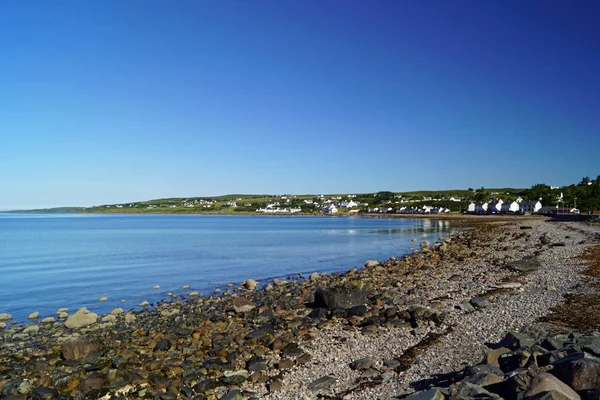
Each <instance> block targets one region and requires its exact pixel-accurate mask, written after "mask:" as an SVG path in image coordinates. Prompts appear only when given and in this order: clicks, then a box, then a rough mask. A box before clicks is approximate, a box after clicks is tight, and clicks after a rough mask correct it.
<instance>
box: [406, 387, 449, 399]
mask: <svg viewBox="0 0 600 400" xmlns="http://www.w3.org/2000/svg"><path fill="white" fill-rule="evenodd" d="M404 400H444V394H443V393H442V391H441V390H440V389H438V388H432V389H429V390H425V391H423V392H417V393H413V394H411V395H410V396H408V397H406V398H405V399H404Z"/></svg>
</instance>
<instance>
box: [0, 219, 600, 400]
mask: <svg viewBox="0 0 600 400" xmlns="http://www.w3.org/2000/svg"><path fill="white" fill-rule="evenodd" d="M494 221H495V222H490V221H486V222H485V223H482V224H479V223H477V224H474V225H475V227H474V229H473V230H470V231H463V232H460V233H458V234H457V235H456V236H455V237H453V238H450V239H447V240H446V241H444V242H443V243H439V244H436V245H432V246H430V248H429V249H427V248H425V251H421V252H418V253H416V254H412V255H407V256H405V257H402V258H400V259H390V260H388V261H386V262H382V263H379V262H377V263H368V265H367V266H366V267H365V268H362V269H360V270H351V271H348V272H346V273H340V274H334V275H326V276H322V275H314V274H313V275H311V277H310V278H308V279H295V280H293V281H283V280H274V281H273V282H272V283H269V284H267V286H266V287H265V289H261V290H248V289H246V288H244V287H243V286H240V287H237V288H235V290H234V293H233V294H231V295H223V296H219V297H198V298H192V299H185V300H184V301H182V299H179V298H177V299H173V300H172V301H164V302H161V303H160V304H158V305H157V307H156V309H148V310H146V311H141V312H135V311H133V312H132V311H129V312H123V313H116V314H109V316H112V317H110V318H108V319H107V320H106V321H104V322H99V320H100V319H101V318H100V317H98V318H96V319H95V320H94V321H93V322H92V323H91V324H90V325H87V326H84V327H81V328H77V329H73V330H71V329H67V328H65V327H64V325H62V324H61V323H55V324H48V325H46V326H42V327H40V328H38V330H35V329H34V330H31V331H29V332H24V331H25V330H26V329H27V328H26V327H25V328H22V327H19V328H13V329H12V330H8V331H4V332H2V334H1V335H0V343H2V344H3V346H2V349H1V350H0V359H2V360H4V361H3V363H2V364H0V393H3V394H6V393H5V392H9V391H11V390H13V389H15V390H13V391H15V392H16V391H17V390H16V389H17V387H18V386H19V385H22V384H23V382H24V379H25V378H27V381H28V382H30V383H31V388H30V392H31V391H33V390H34V389H39V388H46V389H48V390H56V391H57V393H58V392H60V393H62V394H65V395H67V396H75V395H77V394H78V393H82V395H80V396H83V397H82V398H106V399H110V398H111V395H112V394H115V393H117V392H122V393H124V394H125V393H127V396H133V397H134V398H187V397H181V396H182V394H181V393H183V392H184V391H185V392H186V393H188V394H192V395H201V394H202V395H206V396H207V398H215V399H219V398H225V396H228V395H229V394H228V393H230V394H231V393H234V392H236V391H238V392H237V394H239V396H240V397H230V398H250V397H252V396H258V397H259V398H272V399H279V398H280V399H285V398H316V396H317V395H318V394H319V393H320V394H322V395H324V396H336V393H337V394H338V395H339V394H340V393H346V394H347V395H348V396H352V397H347V398H355V399H359V398H365V399H367V398H377V397H378V396H383V395H398V394H401V392H404V391H406V390H408V389H409V387H410V386H409V384H410V382H412V381H414V380H416V379H418V378H422V377H423V374H431V373H433V372H436V371H435V368H434V367H437V368H438V370H439V368H440V366H441V367H442V369H441V371H449V370H452V368H455V367H456V366H457V365H461V363H462V362H463V359H464V360H470V361H471V362H472V361H473V360H474V359H475V358H477V356H478V354H479V352H480V351H481V347H480V346H483V343H482V340H483V341H485V340H486V339H487V337H486V338H484V337H480V336H477V335H476V336H475V337H472V336H470V334H469V332H470V331H467V332H466V333H465V332H464V331H461V329H464V327H471V330H472V327H473V326H477V323H478V321H480V320H482V315H487V314H485V313H490V314H493V312H492V311H493V310H495V311H494V312H497V311H499V310H504V311H506V310H508V312H509V314H510V313H511V312H512V311H510V310H511V307H516V305H515V302H514V301H512V300H514V299H519V298H528V297H527V296H530V294H529V293H530V292H531V293H534V292H535V291H534V290H533V289H535V288H536V287H537V286H535V285H538V284H539V283H538V281H537V280H535V279H538V280H539V279H541V278H543V277H544V276H545V275H547V274H546V272H547V271H544V269H543V268H545V267H547V266H548V268H552V271H553V272H552V274H551V275H552V276H553V277H554V278H553V279H555V280H556V282H554V281H553V283H554V284H555V285H554V289H555V290H544V291H543V296H545V297H544V298H545V299H546V300H545V301H543V302H537V303H536V302H534V303H535V304H537V305H535V304H533V305H531V304H530V306H531V307H533V310H529V311H528V314H526V315H524V316H522V318H521V319H516V320H513V319H511V318H509V319H508V320H506V321H505V322H502V323H500V321H495V322H496V323H497V324H499V325H498V326H493V325H489V326H487V325H486V326H484V327H483V328H481V329H482V332H489V330H490V329H491V328H494V329H493V330H494V332H493V335H495V336H498V335H500V334H501V333H502V332H503V331H504V330H505V328H509V329H513V328H514V327H519V328H520V327H521V325H523V323H533V321H534V320H535V319H536V318H537V316H538V315H544V313H546V312H547V310H548V309H549V308H550V306H553V305H558V304H560V303H561V302H563V301H564V299H563V297H562V296H563V294H565V293H567V292H569V291H570V290H572V289H571V288H572V287H573V285H575V284H580V283H581V279H580V277H578V276H577V275H573V274H567V275H565V271H566V272H568V271H572V268H576V269H577V267H568V269H566V270H565V268H567V267H561V266H560V265H558V264H560V263H557V261H556V260H558V259H561V260H562V259H564V260H567V259H569V257H570V256H571V255H573V254H575V253H578V252H581V251H583V250H584V249H585V248H587V247H588V246H589V245H590V244H591V243H592V242H593V240H592V239H590V235H591V233H589V232H594V229H595V228H594V229H591V230H585V229H584V230H583V231H582V232H579V231H577V230H576V229H575V230H574V232H570V231H569V229H568V227H573V226H575V227H579V225H573V224H565V223H560V224H555V223H548V222H546V221H545V220H544V219H540V218H534V219H529V220H523V219H518V220H509V221H507V220H501V219H495V220H494ZM529 225H531V226H529ZM521 226H528V228H525V229H521ZM577 229H580V230H581V229H582V228H577ZM586 229H587V228H586ZM595 231H596V232H597V231H598V230H597V229H596V230H595ZM548 232H550V234H552V235H553V236H555V238H554V239H553V240H561V239H562V240H563V241H564V240H565V239H564V238H563V237H564V236H570V237H573V238H582V239H581V240H579V239H578V240H577V242H576V241H575V239H573V241H572V243H571V242H569V243H566V244H565V245H564V246H555V247H554V246H550V247H548V246H545V247H544V246H542V247H540V244H539V238H538V236H537V235H538V234H540V233H544V234H546V233H548ZM564 232H567V233H569V235H566V234H565V233H564ZM586 232H587V233H586ZM497 235H500V236H497ZM559 236H560V237H559ZM497 237H502V238H503V241H504V244H503V245H500V244H502V241H500V244H498V243H496V242H497ZM596 240H597V239H596ZM581 241H584V243H583V244H578V243H579V242H581ZM490 243H492V244H491V245H490ZM496 247H497V248H498V249H496ZM563 253H564V254H563ZM531 255H535V256H536V257H538V258H539V259H540V260H541V261H540V266H539V267H538V270H537V272H536V271H533V272H530V273H529V274H526V275H523V276H522V274H519V273H516V272H515V271H512V270H511V269H509V268H507V267H506V266H507V265H509V264H510V263H513V262H515V261H518V260H520V259H522V258H523V257H526V256H531ZM556 257H558V258H556ZM565 257H566V258H565ZM555 258H556V259H555ZM555 264H557V265H555ZM536 274H537V275H536ZM454 277H455V278H454ZM451 278H452V279H451ZM559 278H560V279H559ZM439 279H441V281H440V280H439ZM515 280H517V281H515ZM513 281H515V282H513ZM440 282H443V285H440ZM503 282H504V283H506V282H513V283H514V284H515V285H514V286H515V287H514V288H507V289H500V290H498V291H497V292H494V291H493V290H491V286H490V285H498V284H502V283H503ZM517 283H519V286H516V284H517ZM339 285H345V286H347V287H351V288H356V290H358V292H357V293H363V294H362V296H364V297H361V295H359V294H357V296H358V297H360V299H359V300H357V301H359V302H360V301H361V300H362V301H363V304H366V307H364V306H361V307H359V309H355V310H354V311H352V312H349V311H348V310H346V311H343V309H339V308H333V309H327V308H326V307H325V308H324V307H320V308H319V307H317V308H313V307H310V303H312V302H314V300H315V297H314V295H315V291H316V289H317V288H321V289H327V288H331V287H336V286H339ZM548 285H549V284H548ZM250 286H251V285H250ZM487 292H490V294H489V300H488V301H490V303H491V305H489V306H486V307H483V308H481V309H479V308H478V309H477V310H473V311H469V312H464V311H462V310H458V309H456V306H457V305H458V304H462V303H464V302H469V301H470V300H473V299H474V298H477V297H481V296H482V295H483V294H485V293H487ZM538 300H539V299H538ZM528 301H530V300H528ZM538 303H539V304H538ZM307 304H308V305H309V306H307ZM482 304H484V303H482ZM356 307H358V306H356ZM465 307H466V305H465ZM494 307H495V308H494ZM471 308H473V307H471ZM351 310H352V309H351ZM516 312H523V310H521V309H517V311H516ZM502 315H503V314H502ZM109 316H104V317H102V319H106V318H107V317H109ZM486 318H489V317H486ZM461 321H463V322H461ZM465 321H469V322H468V323H466V322H465ZM474 324H475V325H474ZM502 324H507V325H502ZM484 325H485V324H484ZM533 325H535V323H534V324H533ZM501 326H502V327H501ZM536 326H537V325H536ZM461 327H463V328H461ZM531 329H533V328H531ZM535 329H540V327H537V328H535ZM535 329H534V330H535ZM430 334H443V335H442V336H441V339H439V340H438V341H437V342H436V344H433V346H442V348H444V347H443V346H447V347H446V350H445V353H443V354H446V356H448V355H449V356H450V358H449V359H448V360H447V361H446V362H440V359H439V358H437V357H436V356H435V354H440V352H439V351H435V352H434V351H432V352H427V351H426V352H425V353H424V355H422V356H421V357H420V362H419V363H418V364H415V363H414V360H413V362H412V363H410V365H409V368H408V369H406V370H405V371H400V370H399V369H398V367H397V366H396V368H389V367H386V362H388V361H390V360H397V359H398V357H401V356H402V354H404V353H405V352H406V351H407V350H408V349H409V348H411V347H412V346H418V345H419V343H421V342H423V340H424V339H425V338H426V337H428V335H430ZM488 334H489V333H488ZM73 335H76V337H78V338H79V339H77V340H79V341H83V342H85V343H88V344H89V343H93V344H94V345H93V346H92V345H83V346H82V347H83V348H84V350H85V351H84V353H85V352H87V354H85V356H83V357H82V358H80V359H76V360H73V359H71V358H70V355H69V354H67V355H65V343H67V342H69V340H71V339H72V338H73ZM453 335H454V336H453ZM460 337H462V338H463V339H462V340H463V341H464V340H467V343H470V342H469V341H470V340H472V341H473V343H470V347H471V350H468V351H467V350H465V349H460V348H459V349H456V348H454V347H452V344H453V343H454V342H453V341H456V340H459V339H460ZM457 338H458V339H457ZM444 341H446V342H444ZM117 342H118V343H117ZM474 344H477V346H473V345H474ZM448 346H449V347H448ZM67 347H68V346H67ZM453 348H454V350H452V349H453ZM86 349H87V350H86ZM92 350H93V351H92ZM67 353H68V351H67ZM432 353H435V354H433V355H432ZM384 354H387V355H388V356H389V359H386V360H384V359H383V358H385V357H383V355H384ZM428 354H429V355H428ZM366 356H371V357H372V358H374V359H375V360H374V361H373V367H372V368H371V367H369V368H367V369H365V370H360V371H359V370H357V369H353V368H351V367H350V366H349V365H350V364H351V363H352V362H355V361H356V360H358V359H360V358H364V357H366ZM119 357H121V358H123V359H125V363H121V362H120V361H117V360H119V359H120V358H119ZM465 357H466V358H465ZM7 360H11V361H10V363H9V362H8V361H7ZM26 360H27V361H26ZM32 360H36V363H37V364H39V365H38V367H36V368H34V370H33V371H30V372H27V369H23V370H21V371H19V370H17V371H14V370H12V369H11V368H8V369H7V366H8V365H27V364H28V363H30V362H31V361H32ZM151 360H154V361H152V362H151ZM457 362H458V364H457ZM148 363H149V364H148ZM37 364H36V365H37ZM391 364H393V362H391ZM391 364H390V365H391ZM144 365H146V366H147V368H145V367H144ZM369 370H371V371H370V372H369V373H371V374H373V373H374V374H375V375H374V376H372V377H370V378H369V377H365V376H363V375H364V374H365V371H369ZM373 371H375V372H373ZM326 376H329V377H331V380H327V379H325V380H324V381H322V382H320V383H319V384H317V385H313V384H315V382H316V381H317V380H319V379H320V378H324V377H326ZM177 382H178V383H177ZM357 382H362V383H363V386H360V385H359V386H356V385H357ZM365 382H376V383H374V384H373V385H372V386H369V385H371V383H369V385H367V386H368V387H367V386H365V385H364V384H365ZM11 385H12V386H11ZM178 385H179V387H177V386H178ZM311 385H312V386H311ZM318 385H321V386H319V387H321V389H319V388H315V387H313V386H318ZM7 388H8V389H7ZM353 388H354V389H353ZM9 389H10V390H9ZM188 389H189V390H190V391H191V392H189V391H188ZM39 390H42V389H39ZM160 393H163V395H164V397H160V396H163V395H161V394H160ZM173 393H174V395H175V397H169V396H172V394H173ZM16 394H17V393H15V395H16ZM140 394H143V395H142V396H140ZM234 394H235V393H234ZM237 394H236V395H237ZM146 395H148V396H150V397H147V396H146ZM107 396H108V397H107ZM154 396H159V397H154ZM231 396H233V395H231ZM67 398H68V397H67ZM329 398H337V397H329ZM340 398H341V397H340Z"/></svg>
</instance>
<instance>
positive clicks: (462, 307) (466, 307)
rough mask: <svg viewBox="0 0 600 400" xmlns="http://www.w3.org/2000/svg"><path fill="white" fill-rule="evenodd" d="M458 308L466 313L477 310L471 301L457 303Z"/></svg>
mask: <svg viewBox="0 0 600 400" xmlns="http://www.w3.org/2000/svg"><path fill="white" fill-rule="evenodd" d="M456 308H458V309H459V310H461V311H464V312H466V313H469V312H473V311H475V307H473V306H472V305H471V303H469V302H468V301H463V302H462V303H458V304H457V305H456Z"/></svg>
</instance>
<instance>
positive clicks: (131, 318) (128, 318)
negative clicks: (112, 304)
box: [125, 312, 136, 324]
mask: <svg viewBox="0 0 600 400" xmlns="http://www.w3.org/2000/svg"><path fill="white" fill-rule="evenodd" d="M135 319H136V318H135V315H133V313H130V312H129V313H127V314H125V323H126V324H133V323H134V322H135Z"/></svg>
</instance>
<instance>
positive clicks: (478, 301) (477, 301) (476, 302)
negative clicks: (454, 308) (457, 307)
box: [470, 297, 492, 308]
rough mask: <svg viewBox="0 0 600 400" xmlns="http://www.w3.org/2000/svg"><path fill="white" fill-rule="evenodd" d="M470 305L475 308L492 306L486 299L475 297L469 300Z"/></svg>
mask: <svg viewBox="0 0 600 400" xmlns="http://www.w3.org/2000/svg"><path fill="white" fill-rule="evenodd" d="M470 303H471V305H472V306H473V307H475V308H486V307H489V306H491V305H492V304H491V303H490V302H489V301H488V299H486V298H483V297H475V298H473V299H471V301H470Z"/></svg>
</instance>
